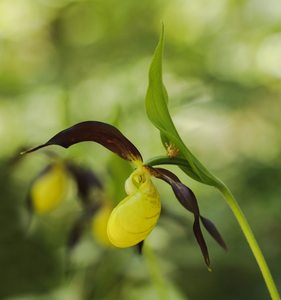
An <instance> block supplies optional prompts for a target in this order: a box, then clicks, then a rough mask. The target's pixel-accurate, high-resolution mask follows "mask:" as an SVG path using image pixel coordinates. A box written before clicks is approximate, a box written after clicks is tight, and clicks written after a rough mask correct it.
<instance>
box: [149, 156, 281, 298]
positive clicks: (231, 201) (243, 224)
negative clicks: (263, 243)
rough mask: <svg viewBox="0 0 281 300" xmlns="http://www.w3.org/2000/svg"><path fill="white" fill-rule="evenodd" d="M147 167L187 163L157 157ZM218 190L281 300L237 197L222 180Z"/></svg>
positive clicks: (272, 293)
mask: <svg viewBox="0 0 281 300" xmlns="http://www.w3.org/2000/svg"><path fill="white" fill-rule="evenodd" d="M146 164H147V165H150V166H155V165H163V164H165V165H178V166H181V165H182V166H185V165H186V163H185V161H184V160H182V159H180V158H168V157H163V156H162V157H156V158H154V159H151V160H149V161H147V162H146ZM217 181H218V185H217V188H218V189H219V190H220V192H221V193H222V194H223V196H224V198H225V200H226V203H227V204H228V206H229V207H230V209H231V211H232V213H233V214H234V216H235V218H236V220H237V222H238V224H239V226H240V228H241V230H242V232H243V234H244V236H245V238H246V240H247V242H248V244H249V247H250V249H251V251H252V253H253V255H254V257H255V259H256V262H257V264H258V266H259V269H260V271H261V273H262V276H263V278H264V281H265V284H266V286H267V289H268V291H269V294H270V296H271V299H272V300H280V296H279V293H278V290H277V287H276V285H275V283H274V280H273V278H272V275H271V272H270V270H269V268H268V265H267V263H266V261H265V258H264V256H263V254H262V251H261V249H260V247H259V245H258V243H257V241H256V239H255V236H254V233H253V231H252V229H251V227H250V225H249V223H248V221H247V218H246V217H245V215H244V213H243V212H242V210H241V208H240V206H239V204H238V202H237V201H236V199H235V197H234V196H233V194H232V193H231V191H230V190H229V188H228V187H227V186H226V185H225V184H224V183H223V182H221V181H220V180H218V179H217Z"/></svg>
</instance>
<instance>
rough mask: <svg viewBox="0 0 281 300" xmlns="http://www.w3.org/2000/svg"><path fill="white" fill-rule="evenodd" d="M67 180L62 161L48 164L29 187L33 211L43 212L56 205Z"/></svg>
mask: <svg viewBox="0 0 281 300" xmlns="http://www.w3.org/2000/svg"><path fill="white" fill-rule="evenodd" d="M67 181H68V179H67V172H66V170H65V168H64V166H63V165H62V163H54V164H52V165H50V166H49V167H48V168H47V169H46V170H45V171H44V172H43V173H42V174H41V175H40V176H39V177H38V178H37V179H36V180H35V181H34V183H33V185H32V187H31V201H32V206H33V209H34V211H35V212H36V213H38V214H45V213H48V212H50V211H52V210H53V209H55V208H56V207H58V206H59V204H60V203H61V202H62V200H63V197H64V195H65V191H66V187H67Z"/></svg>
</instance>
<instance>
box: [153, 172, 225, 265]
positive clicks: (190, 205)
mask: <svg viewBox="0 0 281 300" xmlns="http://www.w3.org/2000/svg"><path fill="white" fill-rule="evenodd" d="M147 168H148V169H149V171H150V173H151V174H152V175H153V176H155V177H157V178H159V179H162V180H164V181H165V182H167V183H168V184H170V185H171V187H172V189H173V191H174V194H175V196H176V197H177V199H178V200H179V202H180V203H181V205H182V206H183V207H185V208H186V209H187V210H189V211H190V212H192V213H193V215H194V223H193V232H194V235H195V237H196V240H197V242H198V244H199V246H200V249H201V252H202V254H203V256H204V259H205V262H206V264H207V266H208V267H209V266H210V259H209V254H208V248H207V245H206V242H205V240H204V236H203V234H202V231H201V227H200V219H201V221H202V223H203V225H204V227H205V228H206V229H207V231H208V232H209V234H210V235H211V236H212V237H213V238H214V239H215V240H216V241H217V242H218V243H219V245H220V246H222V247H223V248H224V249H226V245H225V243H224V241H223V239H222V237H221V235H220V234H219V232H218V230H217V229H216V227H215V225H214V224H213V223H212V222H211V221H210V220H208V219H206V218H204V217H202V216H201V215H200V211H199V206H198V203H197V199H196V197H195V195H194V193H193V192H192V190H191V189H189V188H188V187H187V186H185V185H184V184H183V183H182V182H181V181H180V180H179V178H178V177H177V176H176V175H175V174H173V173H172V172H170V171H168V170H166V169H162V168H152V167H147Z"/></svg>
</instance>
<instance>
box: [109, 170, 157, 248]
mask: <svg viewBox="0 0 281 300" xmlns="http://www.w3.org/2000/svg"><path fill="white" fill-rule="evenodd" d="M125 190H126V193H127V194H128V196H127V197H126V198H125V199H124V200H122V201H121V202H120V203H119V204H118V205H117V206H116V207H115V208H114V209H113V211H112V213H111V215H110V218H109V220H108V224H107V234H108V238H109V240H110V242H111V243H112V244H113V245H114V246H116V247H119V248H125V247H130V246H134V245H136V244H138V243H139V242H141V241H143V240H144V239H145V238H146V237H147V236H148V234H149V233H150V232H151V231H152V229H153V228H154V227H155V225H156V223H157V220H158V218H159V215H160V211H161V204H160V196H159V193H158V191H157V189H156V188H155V186H154V184H153V183H152V181H151V175H150V174H149V172H148V171H147V169H146V168H145V167H143V166H141V167H139V168H138V169H136V170H135V171H134V172H133V173H132V174H131V176H130V177H129V178H128V179H127V181H126V183H125Z"/></svg>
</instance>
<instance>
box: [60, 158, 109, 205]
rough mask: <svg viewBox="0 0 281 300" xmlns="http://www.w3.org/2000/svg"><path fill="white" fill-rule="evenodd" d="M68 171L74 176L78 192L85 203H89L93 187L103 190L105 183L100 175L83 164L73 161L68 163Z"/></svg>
mask: <svg viewBox="0 0 281 300" xmlns="http://www.w3.org/2000/svg"><path fill="white" fill-rule="evenodd" d="M66 166H67V169H68V171H69V172H70V174H71V175H72V177H73V178H74V180H75V182H76V185H77V189H78V194H79V196H80V197H81V200H82V201H83V204H85V205H87V204H89V201H90V199H89V196H90V194H91V191H92V190H93V189H96V190H102V189H103V185H102V183H101V181H100V179H99V178H98V176H97V175H96V174H95V173H94V172H93V171H92V170H91V169H88V168H85V167H82V166H78V165H76V164H74V163H72V162H68V163H67V164H66Z"/></svg>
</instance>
